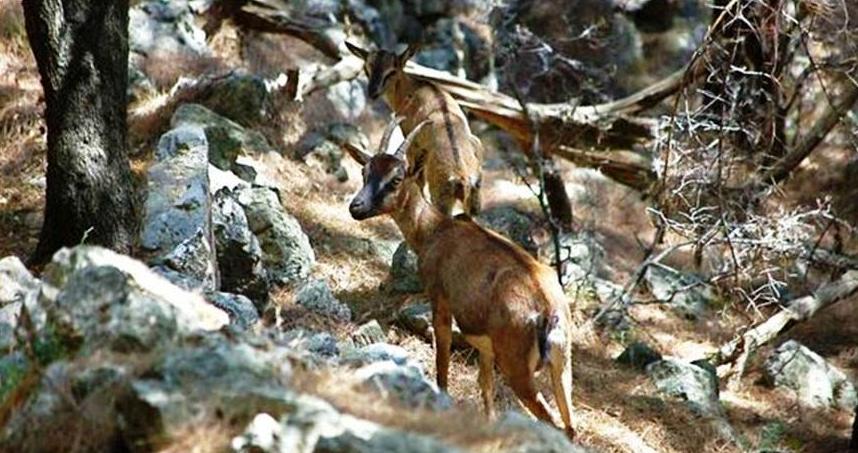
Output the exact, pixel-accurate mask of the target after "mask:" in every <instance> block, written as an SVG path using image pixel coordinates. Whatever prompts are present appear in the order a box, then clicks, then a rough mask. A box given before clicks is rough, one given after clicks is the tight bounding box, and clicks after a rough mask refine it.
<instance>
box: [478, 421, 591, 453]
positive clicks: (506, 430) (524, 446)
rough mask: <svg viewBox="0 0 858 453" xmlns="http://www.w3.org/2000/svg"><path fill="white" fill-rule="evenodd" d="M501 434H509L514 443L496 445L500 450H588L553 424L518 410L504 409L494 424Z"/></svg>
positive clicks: (539, 452) (519, 452)
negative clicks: (572, 440) (571, 439)
mask: <svg viewBox="0 0 858 453" xmlns="http://www.w3.org/2000/svg"><path fill="white" fill-rule="evenodd" d="M494 428H495V430H496V431H498V432H499V433H500V434H502V435H507V436H510V438H512V439H514V440H515V442H514V443H510V442H505V443H503V444H501V445H499V446H498V448H499V450H500V451H505V452H510V453H566V452H568V453H587V452H588V450H587V449H586V448H584V447H582V446H580V445H577V444H574V443H572V442H570V441H569V438H568V437H566V434H564V433H563V431H560V430H559V429H557V428H556V427H554V426H551V425H548V424H546V423H545V422H542V421H539V420H534V419H533V418H531V417H529V416H527V415H524V414H522V413H521V412H518V411H506V412H504V413H503V415H501V417H500V419H499V420H498V421H497V422H496V423H495V424H494Z"/></svg>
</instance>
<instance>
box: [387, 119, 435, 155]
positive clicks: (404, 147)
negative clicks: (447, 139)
mask: <svg viewBox="0 0 858 453" xmlns="http://www.w3.org/2000/svg"><path fill="white" fill-rule="evenodd" d="M431 122H432V121H431V120H424V121H423V122H421V123H420V124H418V125H417V126H415V127H414V129H412V130H411V133H409V134H408V137H405V141H403V142H402V144H401V145H399V148H398V149H397V150H396V153H394V156H396V157H398V158H400V159H402V158H403V157H404V156H405V152H406V151H408V148H409V147H410V146H411V142H413V141H414V138H415V137H417V134H419V133H420V130H421V129H423V126H425V125H427V124H429V123H431Z"/></svg>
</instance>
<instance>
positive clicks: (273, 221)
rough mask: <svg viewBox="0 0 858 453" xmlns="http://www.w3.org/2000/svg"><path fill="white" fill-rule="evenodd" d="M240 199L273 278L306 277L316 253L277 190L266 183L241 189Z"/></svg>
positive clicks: (292, 279)
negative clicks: (286, 209) (284, 205)
mask: <svg viewBox="0 0 858 453" xmlns="http://www.w3.org/2000/svg"><path fill="white" fill-rule="evenodd" d="M237 200H238V203H239V204H240V205H241V206H242V207H243V208H244V213H245V215H246V216H247V222H248V225H249V226H250V231H252V232H253V234H255V235H256V237H257V239H258V240H259V244H260V246H261V247H262V260H263V263H264V265H265V267H266V269H267V270H268V277H269V279H270V281H271V282H272V283H274V284H279V285H289V284H294V283H297V282H299V281H302V280H304V279H306V278H307V276H308V275H309V274H310V270H311V269H312V267H313V265H314V264H315V262H316V256H315V253H314V252H313V248H312V247H311V246H310V239H309V238H308V237H307V235H306V234H305V233H304V230H302V229H301V225H300V224H299V223H298V221H297V220H295V218H294V217H292V216H291V215H289V214H287V213H286V212H284V210H283V206H282V205H281V204H280V199H279V198H278V196H277V193H276V192H274V191H273V190H271V189H269V188H266V187H252V188H249V189H239V190H238V192H237Z"/></svg>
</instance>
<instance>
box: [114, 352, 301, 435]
mask: <svg viewBox="0 0 858 453" xmlns="http://www.w3.org/2000/svg"><path fill="white" fill-rule="evenodd" d="M198 343H200V344H196V345H189V346H185V347H178V348H171V349H170V350H168V351H167V352H166V353H165V354H164V355H162V356H161V357H159V358H158V359H157V360H156V362H155V363H154V364H153V365H152V366H151V367H150V369H149V370H147V371H146V372H145V373H143V374H142V375H141V377H139V378H135V379H133V380H132V381H131V382H130V383H129V385H128V388H127V390H126V392H124V393H123V394H122V395H121V398H120V399H119V400H118V401H117V402H116V407H117V410H118V412H119V414H120V416H121V419H122V421H123V423H122V433H123V438H124V439H126V441H127V442H128V443H129V444H130V445H134V446H135V450H138V451H151V449H157V448H158V447H159V446H161V445H162V443H164V442H166V441H168V440H169V438H170V436H171V434H172V433H175V432H177V431H180V430H181V428H182V427H183V426H187V424H188V423H192V421H193V420H199V419H200V418H203V417H206V416H208V417H218V418H221V419H225V420H230V421H232V422H238V423H246V422H247V421H249V420H251V418H252V417H253V416H254V415H256V414H257V413H259V412H271V413H282V412H285V411H288V410H289V409H290V408H291V407H293V404H294V403H293V400H294V396H293V395H292V393H291V392H290V391H289V389H288V387H287V386H286V383H287V382H288V380H289V378H290V376H291V374H292V372H291V365H290V357H291V353H290V352H289V351H288V350H286V349H285V348H274V349H261V348H255V347H252V346H249V345H248V344H244V343H242V344H232V343H230V342H227V341H224V340H223V339H222V338H219V337H217V336H209V337H203V338H200V339H199V341H198Z"/></svg>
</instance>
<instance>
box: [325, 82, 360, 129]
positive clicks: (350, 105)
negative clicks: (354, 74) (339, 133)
mask: <svg viewBox="0 0 858 453" xmlns="http://www.w3.org/2000/svg"><path fill="white" fill-rule="evenodd" d="M325 98H326V99H327V100H328V101H329V102H330V103H331V106H333V107H334V110H335V111H336V112H337V114H339V116H340V117H342V118H343V119H345V120H347V121H355V120H357V118H358V117H359V116H360V115H361V114H362V113H363V111H364V109H365V108H366V104H367V101H366V88H365V87H364V85H363V83H362V82H360V81H358V80H345V81H342V82H339V83H336V84H334V85H331V86H330V87H329V88H328V89H327V90H325Z"/></svg>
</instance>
